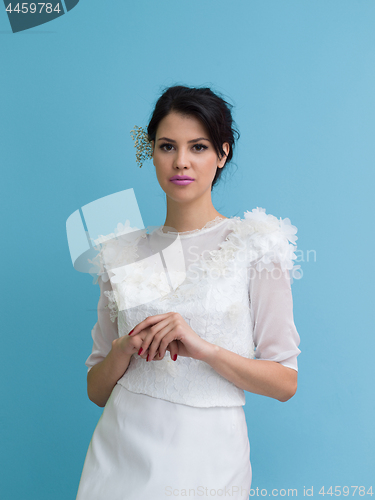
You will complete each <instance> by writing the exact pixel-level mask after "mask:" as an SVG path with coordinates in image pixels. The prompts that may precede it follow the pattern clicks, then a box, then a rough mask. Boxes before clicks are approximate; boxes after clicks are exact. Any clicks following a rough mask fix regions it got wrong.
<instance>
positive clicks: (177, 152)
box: [152, 112, 229, 201]
mask: <svg viewBox="0 0 375 500" xmlns="http://www.w3.org/2000/svg"><path fill="white" fill-rule="evenodd" d="M152 147H153V163H154V165H155V169H156V175H157V178H158V181H159V184H160V186H161V188H162V189H163V191H164V192H165V193H166V195H167V196H169V197H170V198H171V199H173V200H176V201H179V200H191V199H193V198H197V197H200V196H202V195H203V194H204V193H206V192H207V191H209V192H211V184H212V181H213V179H214V177H215V174H216V169H217V168H222V167H223V166H224V164H225V160H226V157H225V156H223V158H222V159H220V158H218V156H217V153H216V151H215V148H214V146H213V143H212V142H211V140H210V137H209V135H208V133H207V131H206V129H205V127H204V126H203V125H202V124H201V122H200V121H199V120H198V119H197V118H195V117H194V116H183V115H181V114H179V113H175V112H171V113H169V114H168V115H167V116H165V117H164V118H163V120H161V121H160V123H159V126H158V129H157V132H156V137H155V141H152ZM223 150H224V151H225V154H228V153H229V144H228V143H224V144H223ZM176 175H177V176H182V175H184V176H189V177H191V178H192V179H194V180H193V182H190V183H189V184H185V185H179V184H174V183H173V182H171V181H170V178H171V177H173V176H176Z"/></svg>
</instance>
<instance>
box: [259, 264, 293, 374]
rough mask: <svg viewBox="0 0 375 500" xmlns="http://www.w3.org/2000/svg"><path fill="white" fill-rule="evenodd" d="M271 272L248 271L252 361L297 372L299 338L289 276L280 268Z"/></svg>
mask: <svg viewBox="0 0 375 500" xmlns="http://www.w3.org/2000/svg"><path fill="white" fill-rule="evenodd" d="M274 266H275V268H274V269H273V270H272V271H268V270H267V269H263V270H262V271H257V270H256V269H255V268H254V267H251V268H250V271H251V276H250V287H249V299H250V308H251V317H252V321H253V340H254V345H255V349H256V350H255V358H256V359H264V360H269V361H276V362H278V363H281V364H282V365H284V366H287V367H289V368H293V369H294V370H296V371H298V365H297V356H298V355H299V353H300V352H301V351H300V350H299V349H298V345H299V343H300V337H299V335H298V332H297V329H296V326H295V324H294V318H293V298H292V290H291V285H290V274H289V271H288V270H287V269H286V270H285V271H284V272H282V269H281V266H280V264H276V263H275V264H274Z"/></svg>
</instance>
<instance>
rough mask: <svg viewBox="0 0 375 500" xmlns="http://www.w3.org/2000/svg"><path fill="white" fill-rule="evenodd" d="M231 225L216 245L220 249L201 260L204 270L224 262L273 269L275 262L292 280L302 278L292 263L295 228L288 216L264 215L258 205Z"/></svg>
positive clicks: (264, 211) (294, 255)
mask: <svg viewBox="0 0 375 500" xmlns="http://www.w3.org/2000/svg"><path fill="white" fill-rule="evenodd" d="M231 224H232V226H231V232H230V233H229V234H228V236H227V237H226V239H225V240H224V241H223V242H222V243H221V244H220V245H219V250H214V251H212V252H209V253H210V256H211V259H210V260H208V261H203V262H202V264H203V267H204V268H206V271H209V268H210V267H212V266H214V265H216V266H217V265H218V264H220V265H221V266H223V264H224V263H226V264H227V265H228V264H229V263H231V265H236V266H246V267H247V266H249V265H251V266H254V267H255V269H256V270H257V271H262V270H263V269H267V270H268V271H272V270H273V269H274V268H275V264H280V267H281V270H282V272H285V271H286V270H287V269H288V270H289V274H290V282H291V283H293V278H296V279H299V278H300V277H301V275H300V273H299V272H298V269H299V268H300V267H301V266H300V265H295V264H294V260H295V259H296V258H297V256H296V254H295V251H296V250H297V246H296V244H295V242H296V240H297V239H298V237H297V236H296V233H297V228H296V227H295V226H293V225H292V224H291V221H290V219H288V218H285V219H282V218H281V217H280V219H277V218H276V217H275V216H273V215H271V214H266V210H265V209H264V208H260V207H257V208H254V209H253V210H252V211H251V212H249V211H246V212H245V213H244V218H243V219H240V218H239V217H234V218H233V219H232V222H231Z"/></svg>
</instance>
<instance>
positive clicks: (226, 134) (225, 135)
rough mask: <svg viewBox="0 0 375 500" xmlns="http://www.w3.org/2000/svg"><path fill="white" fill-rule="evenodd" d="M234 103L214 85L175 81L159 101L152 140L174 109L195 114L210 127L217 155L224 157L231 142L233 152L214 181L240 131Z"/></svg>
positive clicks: (150, 126)
mask: <svg viewBox="0 0 375 500" xmlns="http://www.w3.org/2000/svg"><path fill="white" fill-rule="evenodd" d="M232 107H233V106H232V104H229V103H228V102H226V101H225V100H224V99H223V98H222V97H219V96H218V95H217V94H215V93H214V92H212V90H211V89H210V88H207V87H204V88H198V87H185V86H182V85H175V86H173V87H169V88H167V89H165V90H164V91H163V94H162V95H161V96H160V97H159V99H158V100H157V102H156V105H155V109H154V111H153V113H152V116H151V119H150V122H149V124H148V127H147V134H148V140H149V141H155V137H156V130H157V128H158V125H159V123H160V121H161V120H162V119H163V118H164V117H165V116H167V115H168V114H169V113H171V112H172V111H175V112H177V113H181V114H182V115H185V116H194V117H196V118H197V119H198V120H200V122H201V123H202V124H203V125H204V126H205V127H206V129H207V131H208V134H209V136H210V139H211V140H212V142H213V146H214V148H215V150H216V153H217V155H218V156H219V157H220V158H222V157H223V156H224V155H225V152H224V150H223V148H222V145H223V143H224V142H228V143H229V152H228V155H227V159H226V161H225V164H224V165H225V166H224V167H223V168H217V169H216V174H215V177H214V179H213V182H212V185H211V191H212V188H213V186H214V185H215V184H216V182H217V180H218V179H219V177H220V175H221V172H222V170H224V168H225V167H226V166H227V164H228V163H229V162H230V161H231V159H232V156H233V148H234V145H235V138H234V136H235V135H237V140H238V139H239V137H240V133H239V132H238V130H236V129H235V128H234V126H233V124H234V122H233V119H232V113H231V109H232Z"/></svg>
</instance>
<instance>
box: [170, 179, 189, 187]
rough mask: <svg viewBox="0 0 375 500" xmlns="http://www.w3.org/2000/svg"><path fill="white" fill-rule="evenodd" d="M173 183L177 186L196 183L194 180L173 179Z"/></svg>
mask: <svg viewBox="0 0 375 500" xmlns="http://www.w3.org/2000/svg"><path fill="white" fill-rule="evenodd" d="M171 182H173V184H177V185H178V186H186V185H187V184H191V183H192V182H194V179H182V180H177V179H171Z"/></svg>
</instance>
